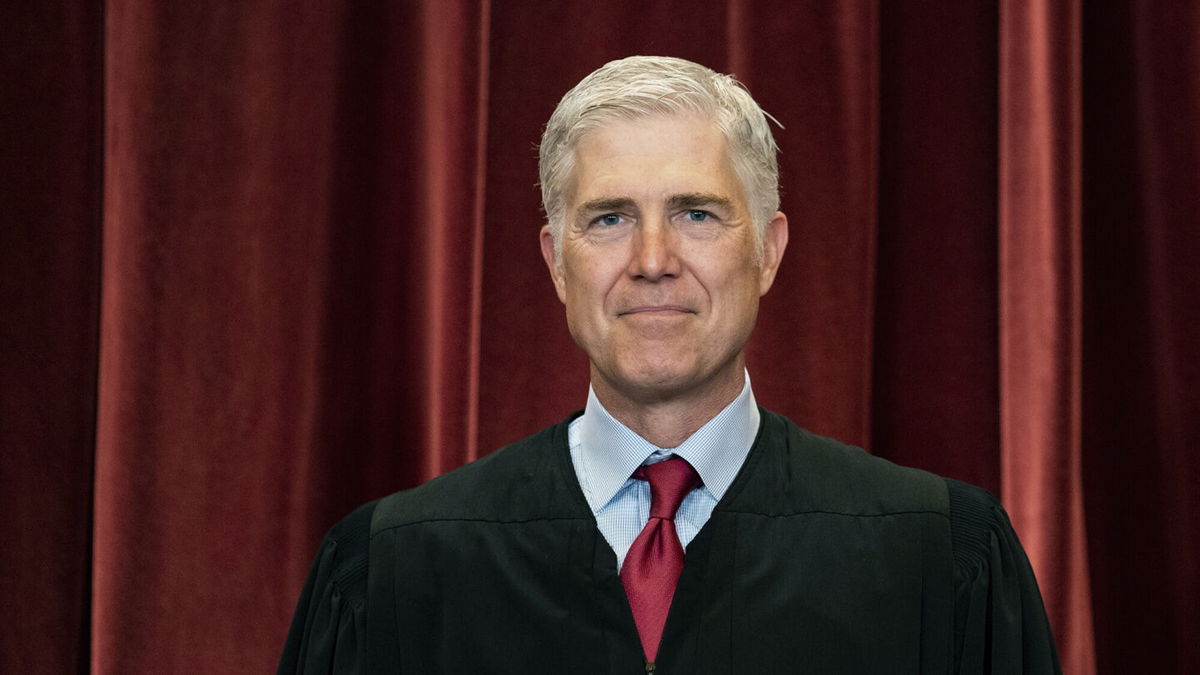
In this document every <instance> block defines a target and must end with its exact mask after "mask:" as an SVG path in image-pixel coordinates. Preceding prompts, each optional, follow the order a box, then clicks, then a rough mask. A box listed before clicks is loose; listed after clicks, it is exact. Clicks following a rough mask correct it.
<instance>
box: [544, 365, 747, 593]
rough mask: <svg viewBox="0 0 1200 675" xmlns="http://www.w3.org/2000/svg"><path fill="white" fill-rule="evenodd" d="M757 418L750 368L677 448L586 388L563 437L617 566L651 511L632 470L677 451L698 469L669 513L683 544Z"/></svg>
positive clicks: (734, 469)
mask: <svg viewBox="0 0 1200 675" xmlns="http://www.w3.org/2000/svg"><path fill="white" fill-rule="evenodd" d="M758 425H759V412H758V405H757V404H756V403H755V401H754V392H752V391H751V389H750V374H749V373H746V383H745V384H744V385H743V386H742V392H741V393H740V394H738V396H737V398H735V399H734V400H733V402H731V403H730V404H729V405H727V406H725V408H724V409H723V410H722V411H721V412H719V413H717V415H716V417H713V418H712V419H711V420H709V421H708V422H706V423H705V424H704V426H702V427H700V428H699V429H697V430H696V433H694V434H692V435H691V436H689V437H688V439H687V440H685V441H684V442H683V443H681V444H680V445H679V446H678V447H675V448H660V447H658V446H656V445H654V444H653V443H651V442H649V441H647V440H646V439H644V438H642V437H641V436H639V435H637V434H636V433H634V432H633V431H632V430H631V429H630V428H629V427H627V426H625V425H624V424H621V423H620V422H618V421H617V420H616V419H615V418H614V417H613V416H612V415H610V414H609V413H608V411H607V410H605V409H604V406H603V405H601V403H600V400H599V399H597V398H596V393H595V391H593V390H592V388H591V387H588V400H587V407H586V408H585V409H584V412H583V415H581V416H580V417H579V418H577V419H576V420H574V421H573V422H571V426H570V428H569V429H568V432H567V439H568V443H569V444H570V446H571V462H572V463H573V464H574V466H575V475H576V477H578V479H579V486H580V487H581V488H582V489H583V496H584V497H585V498H586V499H587V502H588V505H589V506H590V507H591V509H592V514H593V515H595V517H596V525H597V527H599V528H600V532H601V534H603V535H604V538H605V539H606V540H607V541H608V545H609V546H611V547H612V550H613V552H614V553H616V554H617V569H618V570H619V569H620V568H621V565H623V564H624V562H625V554H626V553H628V552H629V547H630V546H631V545H633V540H634V539H636V538H637V536H638V533H640V532H641V531H642V528H643V527H645V526H646V521H647V520H649V518H650V484H649V483H647V482H646V481H641V480H636V479H634V478H633V477H632V475H633V472H634V470H635V469H637V468H638V467H639V466H641V465H643V464H654V463H655V462H661V461H662V460H664V459H667V458H668V457H670V456H671V455H679V456H680V457H682V458H684V459H686V460H687V462H688V463H689V464H691V465H692V467H693V468H695V469H696V473H698V474H699V475H700V480H701V481H702V482H703V484H702V485H701V486H700V487H698V488H696V489H695V490H692V491H691V492H690V493H688V495H687V496H686V497H684V499H683V504H682V505H680V507H679V511H678V512H676V514H675V531H676V532H677V533H678V534H679V541H680V542H681V543H682V544H683V547H684V548H685V549H686V548H687V545H688V544H689V543H690V542H691V541H692V538H693V537H695V536H696V533H697V532H699V531H700V528H702V527H704V523H706V522H708V517H709V516H710V515H711V514H712V510H713V507H714V506H716V505H717V502H718V501H720V500H721V498H722V497H724V496H725V491H726V490H728V489H729V485H730V484H731V483H732V482H733V479H734V477H735V476H737V473H738V470H740V469H741V468H742V463H743V462H745V460H746V455H747V454H748V453H749V452H750V446H751V445H753V444H754V438H755V437H756V436H757V435H758Z"/></svg>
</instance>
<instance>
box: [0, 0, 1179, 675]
mask: <svg viewBox="0 0 1200 675" xmlns="http://www.w3.org/2000/svg"><path fill="white" fill-rule="evenodd" d="M0 35H2V36H3V40H0V59H2V61H0V63H2V65H3V67H2V68H0V97H2V100H3V106H4V107H3V111H4V113H3V115H0V141H2V144H0V214H3V215H2V216H0V218H2V221H0V222H2V225H0V300H2V301H3V308H4V310H3V312H4V313H3V320H2V321H0V364H2V368H0V513H2V514H3V515H4V518H3V519H2V522H3V526H2V527H3V533H2V536H3V538H4V541H5V545H4V546H3V547H0V568H2V569H4V570H5V572H4V573H3V574H0V602H3V606H4V607H5V608H7V609H8V611H9V612H10V616H14V615H16V613H18V612H19V615H20V616H21V620H19V621H17V622H15V624H14V627H13V629H10V630H5V631H3V632H0V671H4V672H10V671H11V672H47V673H51V672H53V673H61V672H85V671H88V672H95V673H129V672H173V671H181V670H187V671H195V672H214V673H217V672H221V673H226V672H266V671H269V670H270V669H271V668H272V667H273V665H274V663H275V661H276V659H277V658H278V655H279V650H280V647H281V645H282V642H283V637H284V634H285V632H286V629H287V624H288V620H289V618H290V616H291V613H292V610H293V609H294V606H295V605H294V603H295V600H296V597H297V594H298V592H299V590H300V587H301V585H302V583H303V580H304V576H305V573H306V569H307V567H308V565H309V562H310V561H311V560H312V555H313V553H314V551H315V550H316V547H317V545H318V542H319V541H320V537H321V535H322V533H323V532H325V531H326V530H327V529H328V528H329V526H330V525H331V524H332V523H334V522H335V521H337V520H338V519H339V518H341V517H342V516H344V515H345V514H346V513H348V512H349V511H350V510H351V509H352V508H353V507H354V506H355V505H357V504H360V503H362V502H364V501H366V500H369V499H373V498H376V497H380V496H382V495H385V494H387V493H390V492H392V491H394V490H396V489H399V488H404V487H409V486H413V485H415V484H417V483H420V482H422V481H424V480H426V479H428V478H430V477H432V476H435V475H437V474H440V473H442V472H444V471H446V470H449V469H451V468H453V467H456V466H459V465H461V464H463V463H464V462H466V461H469V460H471V459H473V458H476V457H479V456H482V455H484V454H487V453H489V452H490V451H491V450H493V449H495V448H497V447H499V446H500V445H502V444H503V443H506V442H509V441H512V440H515V439H517V438H521V437H523V436H525V435H527V434H529V433H531V432H532V431H534V430H536V429H539V428H542V427H544V426H546V425H547V424H550V423H552V422H554V421H556V420H558V419H561V418H562V416H563V415H564V414H566V413H567V412H569V411H570V410H572V409H574V408H578V407H581V406H582V405H583V402H584V399H585V394H586V389H585V387H586V372H587V370H586V362H585V360H584V358H583V356H582V354H581V353H580V352H579V351H578V349H577V348H576V347H575V346H574V344H573V343H572V341H571V339H570V337H569V335H568V333H567V331H566V327H565V323H564V321H563V317H562V309H561V306H560V305H559V303H558V302H557V300H556V298H555V296H554V293H553V289H552V287H551V284H550V283H549V279H548V275H547V273H546V271H545V269H544V266H543V263H542V261H541V259H540V256H539V252H538V247H537V243H536V239H537V230H538V226H539V225H540V223H541V218H542V216H541V213H540V211H539V206H538V191H537V189H536V187H535V184H534V183H535V180H536V176H537V172H536V150H535V144H536V141H537V139H538V138H539V135H540V130H541V126H542V124H544V122H545V120H546V119H547V118H548V117H549V115H550V112H551V110H552V109H553V106H554V104H555V102H556V101H557V100H558V98H559V97H560V96H561V95H562V94H563V93H564V92H565V91H566V90H567V89H568V88H569V87H570V86H572V85H573V84H574V83H576V82H577V81H578V80H579V79H580V78H581V77H583V76H584V75H585V74H587V73H588V72H590V71H591V70H593V69H594V68H596V67H597V66H599V65H601V64H602V63H604V62H605V61H608V60H610V59H613V58H618V57H621V56H626V55H630V54H637V53H651V54H666V55H674V56H681V57H684V58H689V59H692V60H696V61H699V62H701V63H704V64H706V65H709V66H711V67H713V68H715V69H717V70H722V71H731V72H733V73H735V74H736V75H737V76H738V77H739V79H741V80H742V81H743V82H745V83H746V84H747V85H748V86H749V88H750V89H751V91H752V92H753V94H754V96H755V98H756V99H757V100H758V101H759V102H760V103H761V104H762V105H763V106H764V108H765V109H766V110H768V111H769V112H770V113H771V114H772V115H773V116H774V117H775V118H776V119H778V120H779V122H780V123H781V124H782V127H783V128H781V129H777V134H776V135H777V138H778V140H779V143H780V146H781V149H782V154H781V157H780V161H781V166H782V171H783V174H782V188H783V209H784V211H785V212H787V213H788V215H789V220H790V222H791V245H790V246H789V248H788V251H787V254H786V256H785V260H784V261H783V266H782V269H781V271H780V274H779V276H778V278H777V281H776V285H775V288H774V289H773V290H772V291H771V293H770V294H769V295H768V296H767V297H766V298H765V300H764V302H763V306H762V308H761V312H760V316H759V325H758V327H757V330H756V332H755V335H754V336H753V338H752V341H751V344H750V345H749V347H748V359H749V369H750V372H751V374H752V376H753V378H754V384H755V395H756V397H757V399H758V401H759V402H760V403H762V404H763V405H764V406H766V407H769V408H771V409H773V410H776V411H778V412H780V413H782V414H784V415H786V416H787V417H789V418H791V419H793V420H795V421H796V422H797V423H799V424H801V425H802V426H805V427H807V428H810V429H812V430H814V431H816V432H818V433H822V434H826V435H830V436H834V437H837V438H840V439H842V440H845V441H848V442H851V443H856V444H860V445H863V446H864V447H866V448H867V449H869V450H870V451H871V452H873V453H875V454H878V455H881V456H883V457H886V458H888V459H891V460H893V461H896V462H899V463H902V464H908V465H913V466H918V467H920V468H924V469H928V470H931V471H935V472H937V473H940V474H943V475H946V476H950V477H953V478H958V479H962V480H965V481H967V482H971V483H974V484H977V485H981V486H983V487H985V488H987V489H989V490H991V491H993V492H995V493H996V494H998V495H1000V496H1001V497H1002V498H1003V500H1004V502H1005V504H1006V506H1007V508H1008V510H1009V512H1010V514H1011V516H1012V520H1013V524H1014V526H1015V528H1016V530H1017V532H1018V533H1019V534H1020V536H1021V538H1022V541H1023V542H1024V544H1025V547H1026V550H1027V551H1028V553H1029V557H1030V559H1031V562H1032V564H1033V566H1034V569H1035V570H1036V571H1037V574H1038V578H1039V583H1040V586H1041V589H1042V592H1043V595H1044V597H1045V600H1046V606H1047V610H1048V612H1049V615H1050V619H1051V623H1052V625H1053V626H1054V629H1055V633H1056V637H1057V641H1058V646H1059V653H1060V654H1061V656H1062V659H1063V665H1064V667H1065V669H1066V670H1067V671H1068V672H1073V673H1090V672H1099V673H1124V672H1187V671H1189V670H1197V669H1200V648H1197V646H1196V645H1195V642H1194V640H1193V636H1194V635H1195V634H1197V633H1200V605H1198V604H1197V603H1195V602H1194V598H1196V597H1197V596H1200V587H1198V586H1200V583H1198V575H1197V572H1196V570H1195V566H1194V564H1193V560H1194V557H1195V556H1196V554H1197V552H1200V542H1198V541H1197V538H1198V537H1200V526H1198V524H1197V515H1196V514H1197V513H1200V493H1198V492H1197V491H1196V490H1195V489H1194V486H1195V485H1196V484H1197V483H1198V482H1200V460H1197V459H1196V454H1195V452H1194V448H1195V447H1196V446H1197V443H1198V442H1200V393H1198V392H1200V390H1198V386H1197V385H1198V380H1200V372H1198V371H1200V343H1198V341H1197V339H1196V336H1197V329H1198V328H1200V299H1198V298H1200V294H1198V293H1197V292H1196V289H1197V288H1200V271H1197V266H1196V265H1195V262H1194V261H1195V260H1196V259H1198V258H1200V237H1197V235H1196V224H1197V223H1198V222H1200V197H1198V195H1200V178H1198V177H1200V2H1196V1H1195V0H1187V1H1179V2H1165V1H1164V2H1136V1H1134V0H1117V1H1116V2H1106V3H1089V4H1086V5H1085V4H1084V3H1082V0H1068V1H1066V2H1052V1H1050V0H1040V1H1039V0H1030V1H1029V2H1022V3H996V2H986V1H980V2H970V3H963V2H954V1H950V0H937V1H934V2H921V3H918V2H911V3H910V2H872V1H869V0H861V1H847V2H826V1H824V0H819V1H817V0H814V1H811V2H792V1H788V0H761V1H759V2H751V1H749V0H723V1H714V2H685V1H683V0H663V1H661V2H654V3H643V2H634V1H633V0H613V1H611V2H606V3H596V2H590V1H583V0H579V1H574V0H573V1H564V2H554V3H532V2H528V3H527V2H494V1H488V0H438V1H437V2H433V1H429V2H416V1H410V2H395V3H390V2H389V3H379V2H367V3H350V2H337V1H335V0H312V1H311V2H305V3H295V2H284V1H283V0H249V1H237V2H235V1H233V0H217V1H215V2H207V3H173V2H165V1H164V0H107V2H103V1H101V0H90V1H88V0H84V1H81V2H61V1H59V2H39V3H6V4H5V6H4V7H3V8H2V9H0Z"/></svg>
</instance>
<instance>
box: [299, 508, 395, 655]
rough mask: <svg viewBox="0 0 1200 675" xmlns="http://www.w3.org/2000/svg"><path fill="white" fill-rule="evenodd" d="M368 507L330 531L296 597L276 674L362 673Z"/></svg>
mask: <svg viewBox="0 0 1200 675" xmlns="http://www.w3.org/2000/svg"><path fill="white" fill-rule="evenodd" d="M377 504H378V502H369V503H367V504H363V505H362V506H360V507H358V508H357V509H355V510H354V511H353V512H352V513H351V514H350V515H348V516H346V517H345V518H343V519H342V520H341V521H340V522H338V523H337V524H336V525H334V526H333V527H332V528H330V530H329V533H328V534H326V535H325V539H324V540H323V541H322V542H321V547H320V549H319V550H318V551H317V556H316V560H315V561H314V562H313V565H312V568H311V569H310V570H309V573H308V579H307V580H306V581H305V583H304V589H303V590H302V591H301V593H300V600H299V602H298V603H297V605H296V613H295V614H294V615H293V616H292V626H291V628H290V629H289V630H288V635H287V641H286V642H285V643H284V647H283V655H282V656H281V658H280V660H279V669H278V671H277V672H279V673H280V674H281V675H282V674H283V673H357V672H363V665H364V656H365V655H364V646H365V645H364V637H365V636H364V629H365V625H364V624H365V621H366V609H367V597H366V595H367V560H368V545H369V541H370V532H371V518H372V516H373V514H374V513H375V509H376V506H377Z"/></svg>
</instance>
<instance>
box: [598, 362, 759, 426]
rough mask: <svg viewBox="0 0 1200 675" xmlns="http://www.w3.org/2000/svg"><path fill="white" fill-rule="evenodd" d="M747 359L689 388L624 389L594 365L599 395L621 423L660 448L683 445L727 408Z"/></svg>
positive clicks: (740, 383) (742, 379) (740, 384)
mask: <svg viewBox="0 0 1200 675" xmlns="http://www.w3.org/2000/svg"><path fill="white" fill-rule="evenodd" d="M743 364H744V361H743V359H742V358H741V357H740V356H739V358H738V359H736V363H735V364H732V366H731V367H730V368H728V369H726V370H727V372H724V373H722V374H721V375H720V376H717V377H713V378H711V381H709V382H706V383H704V384H703V385H702V386H699V387H693V388H690V389H688V390H687V391H685V392H668V393H663V392H642V391H633V392H630V391H624V390H622V389H619V388H617V387H614V386H612V385H611V384H610V383H609V382H608V381H607V380H606V379H605V378H604V377H602V376H600V374H599V373H597V372H596V370H595V368H593V369H592V389H593V390H594V391H595V392H596V398H597V399H599V400H600V403H601V404H603V405H604V409H605V410H607V411H608V413H609V414H610V415H612V416H613V418H614V419H616V420H617V421H618V422H620V423H621V424H624V425H625V426H627V427H629V428H630V429H631V430H633V432H634V433H636V434H637V435H639V436H641V437H642V438H644V439H646V440H647V441H650V442H651V443H653V444H654V445H657V446H658V447H660V448H674V447H678V446H679V445H681V444H682V443H683V442H684V441H686V440H687V439H688V438H689V437H690V436H691V435H692V434H694V433H696V431H697V430H698V429H699V428H700V427H702V426H704V425H705V424H706V423H707V422H708V421H709V420H711V419H712V418H714V417H716V416H717V414H718V413H720V412H721V411H722V410H724V409H725V406H727V405H729V404H730V403H731V402H732V401H733V400H734V399H735V398H737V396H738V394H740V393H741V392H742V387H743V386H745V377H746V376H745V374H744V373H745V367H744V365H743Z"/></svg>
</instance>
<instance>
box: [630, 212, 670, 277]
mask: <svg viewBox="0 0 1200 675" xmlns="http://www.w3.org/2000/svg"><path fill="white" fill-rule="evenodd" d="M675 236H676V233H675V232H674V231H672V229H671V227H669V226H668V225H667V224H666V223H664V222H662V219H653V220H648V221H643V222H642V223H641V224H640V226H639V227H638V228H637V229H636V231H635V232H634V235H633V241H632V245H633V251H632V252H631V254H630V256H629V275H630V276H632V277H634V278H635V279H645V280H647V281H658V280H660V279H662V278H664V277H676V276H678V275H679V268H680V261H679V255H678V251H677V250H676V248H677V243H678V242H677V241H676V239H675Z"/></svg>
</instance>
